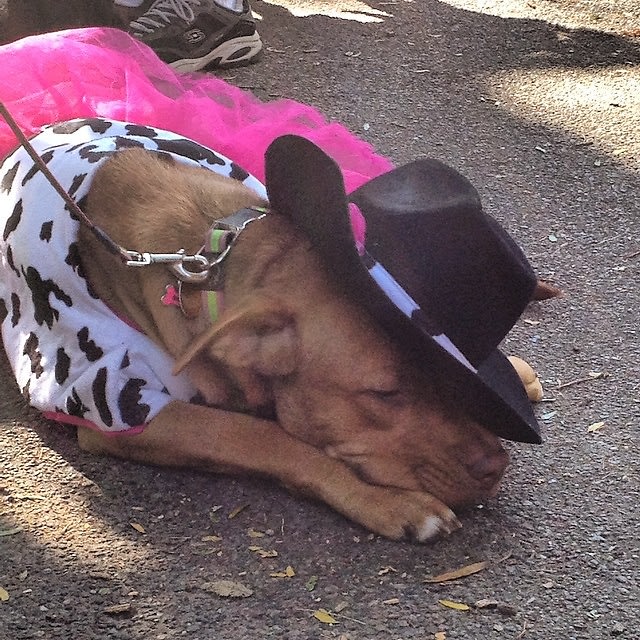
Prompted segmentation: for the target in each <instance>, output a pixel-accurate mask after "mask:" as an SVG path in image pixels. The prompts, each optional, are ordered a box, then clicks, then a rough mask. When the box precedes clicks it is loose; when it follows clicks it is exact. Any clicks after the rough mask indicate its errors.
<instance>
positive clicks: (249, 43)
mask: <svg viewBox="0 0 640 640" xmlns="http://www.w3.org/2000/svg"><path fill="white" fill-rule="evenodd" d="M261 53H262V40H261V39H260V36H259V35H258V33H253V34H252V35H250V36H239V37H238V38H233V39H232V40H227V41H226V42H223V43H222V44H221V45H219V46H217V47H216V48H215V49H213V50H212V51H210V52H209V53H208V54H207V55H206V56H202V57H201V58H182V59H181V60H176V61H174V62H171V63H169V66H170V67H172V68H173V69H175V70H176V71H180V72H183V73H189V72H193V71H200V70H201V69H204V68H205V67H206V66H209V65H211V66H215V67H217V68H219V69H228V68H230V67H240V66H243V65H246V64H250V63H252V62H257V60H258V57H259V56H260V54H261Z"/></svg>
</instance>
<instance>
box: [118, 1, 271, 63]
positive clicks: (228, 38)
mask: <svg viewBox="0 0 640 640" xmlns="http://www.w3.org/2000/svg"><path fill="white" fill-rule="evenodd" d="M129 33H131V34H132V35H133V36H135V37H136V38H138V39H139V40H141V41H142V42H144V43H145V44H147V45H149V46H150V47H151V48H152V49H153V50H154V51H155V52H156V53H157V54H158V56H159V57H160V58H162V60H164V61H165V62H168V63H169V64H170V65H171V66H172V67H173V68H174V69H176V70H178V71H199V70H200V69H203V68H204V67H206V66H208V65H211V66H216V67H220V68H227V67H235V66H241V65H245V64H249V63H250V62H255V61H256V60H257V59H258V58H259V56H260V54H261V52H262V40H260V36H259V35H258V32H257V31H256V25H255V21H254V18H253V15H252V13H251V8H250V6H249V4H248V2H247V0H244V6H243V11H242V13H236V12H234V11H230V10H228V9H224V8H223V7H220V6H218V5H217V4H216V3H215V2H213V0H155V2H153V4H152V5H151V6H150V7H149V9H147V11H145V12H144V13H143V14H142V15H141V16H140V17H138V18H137V19H136V20H133V21H132V22H131V23H130V24H129Z"/></svg>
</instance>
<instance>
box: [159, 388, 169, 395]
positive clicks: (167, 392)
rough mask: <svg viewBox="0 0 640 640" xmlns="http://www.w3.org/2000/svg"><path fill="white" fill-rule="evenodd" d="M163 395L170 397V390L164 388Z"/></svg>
mask: <svg viewBox="0 0 640 640" xmlns="http://www.w3.org/2000/svg"><path fill="white" fill-rule="evenodd" d="M161 393H164V395H165V396H169V395H171V394H170V393H169V389H167V387H162V391H161Z"/></svg>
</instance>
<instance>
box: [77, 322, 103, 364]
mask: <svg viewBox="0 0 640 640" xmlns="http://www.w3.org/2000/svg"><path fill="white" fill-rule="evenodd" d="M78 346H79V347H80V351H82V353H84V355H85V356H86V357H87V360H88V361H89V362H95V361H96V360H99V359H100V358H102V356H103V354H104V351H103V350H102V349H101V348H100V347H99V346H97V345H96V343H95V342H94V341H93V340H90V339H89V328H88V327H82V329H80V331H78Z"/></svg>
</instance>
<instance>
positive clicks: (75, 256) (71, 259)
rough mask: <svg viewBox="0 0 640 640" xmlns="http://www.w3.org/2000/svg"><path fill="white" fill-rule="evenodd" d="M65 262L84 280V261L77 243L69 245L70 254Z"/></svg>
mask: <svg viewBox="0 0 640 640" xmlns="http://www.w3.org/2000/svg"><path fill="white" fill-rule="evenodd" d="M64 261H65V263H66V264H68V265H69V266H70V267H71V268H72V269H73V270H74V271H75V272H76V273H77V274H78V275H79V276H81V277H83V278H84V272H83V270H82V260H81V259H80V248H79V247H78V243H77V242H72V243H71V244H70V245H69V252H68V253H67V256H66V258H65V259H64Z"/></svg>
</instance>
